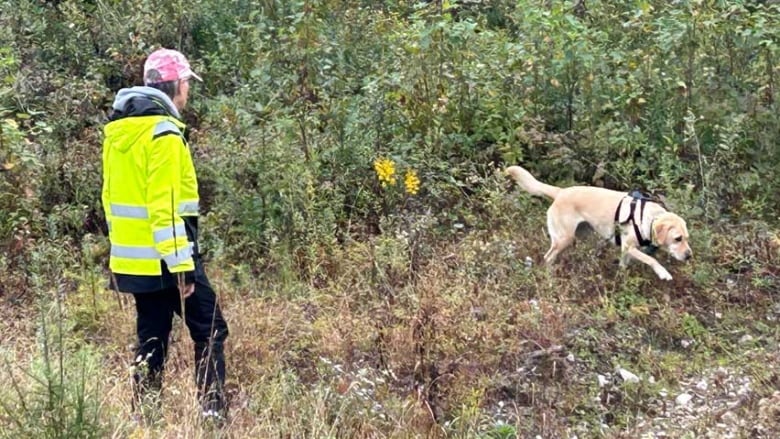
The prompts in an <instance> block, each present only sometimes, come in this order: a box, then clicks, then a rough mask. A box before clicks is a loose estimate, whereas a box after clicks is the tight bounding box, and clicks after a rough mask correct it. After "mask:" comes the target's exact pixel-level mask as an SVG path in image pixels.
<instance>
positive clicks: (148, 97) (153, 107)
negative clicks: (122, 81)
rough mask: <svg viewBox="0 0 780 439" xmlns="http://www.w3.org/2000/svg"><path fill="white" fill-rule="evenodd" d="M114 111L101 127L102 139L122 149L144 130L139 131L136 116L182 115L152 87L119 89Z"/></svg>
mask: <svg viewBox="0 0 780 439" xmlns="http://www.w3.org/2000/svg"><path fill="white" fill-rule="evenodd" d="M112 108H113V112H112V113H111V116H110V117H109V120H110V121H109V123H108V124H106V126H105V128H104V134H105V139H106V141H107V142H108V144H109V145H111V148H113V149H115V150H118V151H120V152H125V151H127V150H128V149H130V147H131V146H132V145H133V144H135V143H136V142H137V141H138V138H139V137H140V136H141V135H142V134H143V132H144V130H139V129H136V128H134V127H138V126H139V125H138V124H139V123H142V122H140V119H139V118H138V116H173V117H174V118H176V119H177V120H179V119H180V118H181V116H180V115H179V111H178V110H177V109H176V106H175V105H174V104H173V101H172V100H171V98H169V97H168V95H166V94H165V93H163V92H161V91H160V90H157V89H156V88H152V87H131V88H123V89H121V90H119V92H118V93H117V95H116V98H115V99H114V103H113V105H112Z"/></svg>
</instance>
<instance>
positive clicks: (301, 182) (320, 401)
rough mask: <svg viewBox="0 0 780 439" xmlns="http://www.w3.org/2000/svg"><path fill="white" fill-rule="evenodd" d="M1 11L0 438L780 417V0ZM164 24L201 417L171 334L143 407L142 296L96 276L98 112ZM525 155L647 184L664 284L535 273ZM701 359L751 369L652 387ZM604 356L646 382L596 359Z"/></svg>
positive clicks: (101, 264)
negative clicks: (201, 262)
mask: <svg viewBox="0 0 780 439" xmlns="http://www.w3.org/2000/svg"><path fill="white" fill-rule="evenodd" d="M0 8H1V9H0V23H1V24H2V26H0V34H1V35H2V39H1V40H0V41H2V45H0V165H2V168H0V212H2V215H1V216H0V245H1V246H2V247H1V248H2V249H3V252H2V254H0V278H1V279H2V282H0V302H2V311H1V313H2V319H0V320H1V321H2V323H1V324H0V325H2V326H0V327H1V328H2V331H3V334H4V335H5V337H4V338H5V340H4V341H3V345H2V347H0V353H2V356H3V361H4V367H3V368H2V369H3V375H4V378H3V379H4V382H7V383H10V385H7V386H3V388H2V389H0V395H2V398H0V401H2V403H0V426H2V428H0V430H2V433H0V436H8V437H20V436H36V437H106V436H119V437H126V436H132V437H159V436H170V437H177V436H211V435H216V436H221V435H227V436H231V437H232V436H235V437H415V436H433V437H439V436H447V437H491V438H494V437H514V436H519V437H526V436H534V435H540V436H542V437H574V436H579V437H591V436H603V437H639V436H640V435H642V434H650V433H648V432H651V431H652V429H653V428H655V424H654V423H653V422H651V420H653V419H656V418H665V419H667V421H666V423H664V421H659V422H660V423H661V424H660V425H661V427H659V428H663V429H666V431H667V433H669V434H672V435H673V436H674V435H680V436H682V435H683V434H693V435H696V434H713V433H712V432H713V431H717V428H720V427H718V425H719V424H722V423H723V422H721V421H722V418H723V417H724V413H732V414H733V415H734V417H735V418H736V420H735V422H733V423H732V424H733V425H732V426H730V427H729V428H731V429H732V430H730V431H731V432H732V433H734V432H736V433H735V434H740V435H766V437H771V436H772V432H773V431H774V432H775V433H776V432H777V428H778V423H777V419H778V418H777V413H778V411H779V410H780V394H779V393H777V390H778V380H779V378H778V371H777V369H776V365H777V364H778V362H777V360H778V348H777V339H778V338H777V335H778V334H777V329H776V328H777V326H776V320H777V318H778V316H780V309H778V307H777V298H776V290H777V287H778V283H779V282H778V275H780V269H778V265H779V264H778V251H779V249H780V240H779V239H778V224H779V222H778V219H779V218H778V213H777V212H778V211H779V209H778V208H780V191H779V190H778V188H780V176H779V175H780V174H778V172H777V169H778V165H780V148H778V147H777V139H778V138H780V119H779V117H778V75H780V62H779V61H778V57H780V23H778V17H780V15H778V12H780V10H779V9H778V5H777V2H774V1H672V2H667V1H663V2H660V1H644V0H632V1H627V2H609V1H598V0H591V1H587V2H586V1H582V0H578V1H550V0H516V1H508V0H496V1H491V2H484V1H479V0H471V1H465V0H464V1H460V2H446V1H433V2H419V3H413V2H406V1H392V0H387V1H377V2H367V1H357V0H350V1H331V0H323V1H316V2H315V1H307V0H301V1H276V0H254V1H252V0H230V1H214V0H189V1H186V2H184V1H171V2H153V1H147V0H139V1H137V2H125V1H119V0H91V1H60V0H58V1H41V0H35V1H33V0H18V1H2V2H0ZM160 46H164V47H170V48H177V49H179V50H181V51H183V52H184V53H186V54H187V55H188V57H189V58H190V60H191V61H192V63H193V65H194V68H195V70H196V71H198V72H199V73H201V76H203V77H204V79H205V81H204V83H202V84H197V85H195V86H194V87H193V90H192V92H191V99H190V104H189V107H188V109H187V110H186V111H185V114H184V118H185V119H186V122H187V123H188V124H189V126H190V129H191V133H190V140H191V144H192V147H193V154H194V156H195V162H196V168H197V171H198V174H199V180H200V185H201V188H200V189H201V201H202V202H201V206H202V212H201V216H202V217H201V218H202V219H201V220H202V222H203V226H202V229H203V237H202V240H203V242H202V247H203V248H204V250H205V251H206V259H207V261H208V268H207V269H208V270H209V274H210V277H211V278H212V281H213V283H214V284H215V285H216V286H217V287H218V290H219V292H220V300H221V301H222V304H223V307H224V309H225V313H226V316H227V318H228V320H229V323H230V325H231V338H230V342H229V348H228V355H229V358H228V361H229V374H230V378H229V383H228V386H229V389H230V392H231V406H232V413H231V422H230V424H229V425H228V426H227V427H226V428H225V429H223V430H218V431H212V430H209V429H208V428H206V427H204V426H202V425H200V424H199V423H198V422H197V419H196V418H195V410H194V402H193V394H194V389H192V384H191V383H190V380H189V378H190V373H191V371H190V369H191V365H190V364H189V362H190V358H189V355H188V353H189V352H190V351H191V349H189V346H188V343H189V340H188V338H187V335H186V331H182V330H181V328H180V327H179V326H178V325H177V328H176V331H175V334H174V340H175V341H174V347H173V348H172V352H171V354H170V358H169V362H168V363H169V366H168V371H167V378H166V379H167V383H168V384H167V385H166V389H167V390H166V393H165V395H166V396H165V397H166V402H165V405H164V409H163V411H162V413H161V414H160V419H158V420H157V421H156V422H154V423H152V424H150V425H146V424H137V423H135V422H134V421H133V418H132V416H131V410H130V404H129V393H130V392H129V382H128V370H127V367H128V360H129V358H130V345H131V344H132V340H133V336H134V326H133V325H134V312H133V306H132V301H128V299H127V298H126V297H122V296H119V295H116V294H114V293H110V292H108V291H106V290H104V285H105V273H106V263H107V249H108V244H107V242H106V238H105V234H106V230H105V224H104V220H103V217H102V207H101V206H100V196H99V190H100V185H101V181H100V175H101V169H100V166H101V165H100V149H101V140H102V133H101V129H102V126H103V124H104V123H105V121H106V117H107V114H108V111H109V109H110V104H111V102H112V99H113V95H114V94H115V92H116V91H117V90H118V89H119V88H121V87H127V86H131V85H138V84H140V82H141V75H142V65H143V60H144V58H145V56H146V55H147V54H148V53H149V52H150V51H152V50H154V49H155V48H157V47H160ZM381 160H385V162H382V163H391V164H392V167H393V170H394V173H395V174H394V175H395V176H396V177H397V178H396V181H395V184H389V183H388V182H387V181H385V182H384V183H385V184H382V183H383V182H382V181H381V180H380V179H379V178H378V176H379V175H378V171H377V169H375V163H376V162H377V161H381ZM516 163H521V164H523V165H524V166H525V167H527V168H528V169H529V170H531V171H532V172H533V173H534V174H536V175H537V176H539V177H540V178H541V179H543V180H545V181H548V182H551V183H554V184H559V185H569V184H574V183H578V184H590V185H599V186H605V187H610V188H619V189H625V190H627V189H629V188H634V187H638V188H643V189H645V190H648V191H651V192H653V193H655V194H657V195H659V196H662V197H663V198H664V199H665V201H666V203H667V204H668V205H669V206H670V207H671V208H672V210H674V211H676V212H678V213H680V214H681V215H682V216H684V217H685V218H686V219H687V220H688V222H689V227H690V229H691V232H692V242H693V249H694V254H695V262H693V263H692V264H687V265H680V264H676V263H673V262H669V264H668V265H669V266H670V267H671V270H670V271H671V272H672V273H673V275H674V276H675V279H674V281H672V282H671V283H668V284H666V283H661V282H659V281H657V280H656V279H655V278H654V275H653V273H652V272H651V271H650V270H648V269H646V267H639V266H634V267H632V268H631V269H630V270H628V271H626V272H621V271H618V270H617V269H616V267H615V265H614V260H615V259H616V256H617V255H616V254H615V253H614V249H607V248H594V247H597V246H592V245H590V244H585V245H580V246H578V247H577V248H575V249H574V250H573V251H572V252H570V254H569V255H568V256H567V257H566V258H564V261H563V262H562V263H561V264H559V266H558V267H556V268H554V269H552V270H549V271H548V270H545V269H543V268H540V267H537V264H538V263H539V262H540V256H541V255H542V254H543V252H544V250H545V248H546V238H545V236H544V232H543V224H544V220H543V218H544V211H545V209H546V202H545V201H543V200H538V199H532V198H531V197H528V196H526V195H525V194H520V193H519V191H515V190H514V189H513V188H512V186H511V185H510V184H509V183H508V181H507V180H506V179H505V177H504V176H503V175H502V173H501V169H502V168H503V167H504V166H506V165H509V164H516ZM409 172H411V173H413V174H414V175H416V176H417V178H418V179H419V182H420V186H419V191H411V192H415V193H410V191H409V190H408V188H407V187H406V184H405V183H406V182H405V178H404V177H405V176H406V175H407V173H409ZM594 255H595V256H594ZM663 260H664V261H666V260H665V259H663ZM772 364H774V365H775V366H768V365H772ZM715 366H718V367H720V368H722V369H723V370H725V371H727V372H728V375H729V376H730V377H744V379H746V380H748V382H749V383H750V386H749V391H748V392H747V393H746V394H745V395H744V397H743V396H742V395H740V399H738V400H737V402H738V404H736V403H735V404H732V405H730V406H727V408H728V410H727V411H725V412H724V411H718V410H720V409H712V408H711V407H710V408H708V409H702V410H700V412H701V413H700V414H699V415H696V416H692V418H691V419H692V420H691V421H690V422H689V423H687V424H683V423H681V422H682V421H671V420H669V419H672V418H678V417H676V416H668V415H669V411H668V409H667V406H666V399H664V398H665V397H664V396H663V395H664V394H665V393H664V392H667V393H669V394H671V395H672V397H673V396H675V392H678V393H679V392H682V391H683V390H682V389H684V388H685V385H686V383H687V382H689V381H690V380H692V379H694V378H693V377H698V376H703V375H707V374H708V373H709V372H711V371H712V368H714V367H715ZM619 368H624V369H627V370H631V371H633V373H635V374H636V375H638V376H639V377H640V381H639V383H634V382H627V381H621V380H620V379H617V378H616V379H615V380H614V381H613V382H611V383H609V384H606V385H605V384H604V383H600V382H599V380H597V377H598V376H607V377H612V376H614V377H618V376H619V374H618V373H617V372H615V371H616V370H618V369H619ZM735 379H736V378H735ZM713 389H717V387H716V386H711V388H710V390H708V391H706V392H705V391H703V390H701V389H699V394H697V395H695V396H696V398H695V399H694V400H693V404H699V405H702V406H703V407H705V408H706V407H709V406H708V405H707V404H706V403H708V402H712V401H717V400H718V396H717V394H716V390H713ZM723 389H725V387H723ZM662 391H663V392H662ZM722 393H723V395H726V396H728V393H729V392H728V391H726V390H723V392H722ZM667 399H668V398H667ZM669 404H671V405H672V406H673V405H674V401H671V402H670V403H669ZM693 412H695V410H694V411H693ZM726 424H729V423H728V422H727V423H726ZM713 429H716V430H713ZM670 432H671V433H670ZM651 437H652V436H651ZM691 437H693V436H691Z"/></svg>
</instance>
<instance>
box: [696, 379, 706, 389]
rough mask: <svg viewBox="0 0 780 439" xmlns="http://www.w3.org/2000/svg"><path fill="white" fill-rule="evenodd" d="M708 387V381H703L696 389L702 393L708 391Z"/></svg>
mask: <svg viewBox="0 0 780 439" xmlns="http://www.w3.org/2000/svg"><path fill="white" fill-rule="evenodd" d="M707 387H708V386H707V380H701V381H699V382H698V383H696V388H697V389H699V390H701V391H706V390H707Z"/></svg>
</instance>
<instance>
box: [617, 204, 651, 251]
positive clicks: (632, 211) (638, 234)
mask: <svg viewBox="0 0 780 439" xmlns="http://www.w3.org/2000/svg"><path fill="white" fill-rule="evenodd" d="M628 196H630V197H631V209H630V210H629V213H628V218H626V220H625V221H623V222H621V221H620V208H621V207H623V201H625V198H623V199H622V200H620V203H618V207H617V210H615V224H619V225H624V224H626V223H628V222H629V221H631V224H632V225H633V226H634V235H636V240H637V242H639V246H640V247H648V248H651V249H655V247H656V246H655V245H653V240H652V239H646V238H644V237H642V232H641V231H640V230H639V224H642V217H643V216H644V214H645V204H647V202H648V201H651V202H654V203H656V202H657V201H656V200H654V199H653V198H652V197H650V196H649V195H647V194H644V193H642V192H640V191H637V190H635V191H632V192H630V193H629V194H628ZM637 203H638V204H639V221H637V220H636V219H635V217H634V215H635V213H636V205H637ZM652 230H653V227H652V225H651V226H650V233H651V237H652ZM620 244H621V239H620V230H615V245H617V246H618V247H619V246H620Z"/></svg>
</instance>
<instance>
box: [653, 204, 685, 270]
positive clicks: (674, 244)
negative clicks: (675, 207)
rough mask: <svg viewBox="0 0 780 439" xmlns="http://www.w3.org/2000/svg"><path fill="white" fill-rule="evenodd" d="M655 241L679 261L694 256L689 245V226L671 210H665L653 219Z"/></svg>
mask: <svg viewBox="0 0 780 439" xmlns="http://www.w3.org/2000/svg"><path fill="white" fill-rule="evenodd" d="M653 235H654V238H655V239H654V240H653V243H654V244H656V245H658V246H659V247H663V248H665V249H666V250H668V251H669V253H670V254H671V255H672V256H674V258H675V259H677V260H678V261H687V260H688V259H690V258H691V257H692V256H693V252H692V251H691V247H690V246H689V245H688V227H687V226H686V225H685V220H684V219H682V218H680V217H679V216H678V215H675V214H673V213H671V212H664V213H662V214H661V215H660V216H658V217H657V218H656V219H655V220H654V221H653Z"/></svg>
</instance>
